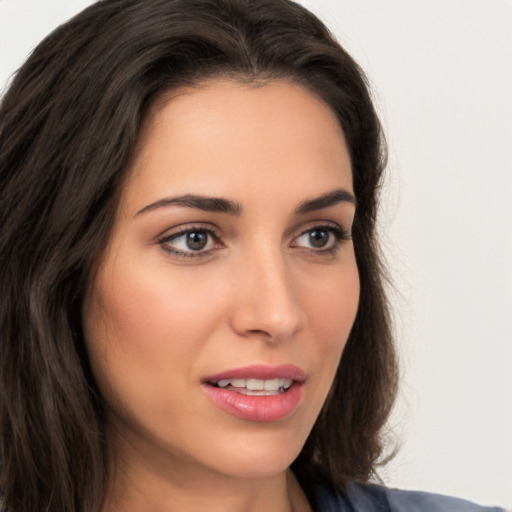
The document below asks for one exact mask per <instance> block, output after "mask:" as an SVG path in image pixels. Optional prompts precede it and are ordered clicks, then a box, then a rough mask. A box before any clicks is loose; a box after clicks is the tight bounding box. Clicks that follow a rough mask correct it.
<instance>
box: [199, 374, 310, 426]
mask: <svg viewBox="0 0 512 512" xmlns="http://www.w3.org/2000/svg"><path fill="white" fill-rule="evenodd" d="M306 378H307V375H306V373H305V372H304V371H303V370H301V369H300V368H298V367H297V366H295V365H280V366H266V365H251V366H246V367H242V368H235V369H231V370H227V371H224V372H221V373H218V374H215V375H211V376H208V377H206V378H205V379H203V382H202V385H203V389H204V390H205V392H206V394H207V395H208V396H209V397H210V398H211V399H212V400H213V402H214V403H215V404H216V405H217V406H219V407H220V408H221V409H222V410H223V411H225V412H227V413H229V414H231V415H233V416H236V417H238V418H241V419H244V420H250V421H263V422H265V421H267V422H268V421H278V420H281V419H284V418H286V417H288V416H290V415H291V414H292V413H293V412H294V411H295V409H296V408H297V406H298V405H299V403H300V400H301V398H302V392H303V388H304V382H305V381H306Z"/></svg>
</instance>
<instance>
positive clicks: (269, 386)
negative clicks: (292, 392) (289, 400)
mask: <svg viewBox="0 0 512 512" xmlns="http://www.w3.org/2000/svg"><path fill="white" fill-rule="evenodd" d="M293 382H294V381H293V379H285V378H277V379H265V380H263V379H222V380H219V381H218V382H208V384H209V385H210V386H213V387H216V388H220V389H225V390H227V391H233V392H235V393H241V394H242V395H248V396H274V395H280V394H281V393H284V392H285V391H287V390H288V389H289V388H290V386H291V385H292V384H293Z"/></svg>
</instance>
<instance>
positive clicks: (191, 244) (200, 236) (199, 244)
mask: <svg viewBox="0 0 512 512" xmlns="http://www.w3.org/2000/svg"><path fill="white" fill-rule="evenodd" d="M206 242H208V235H207V234H206V233H205V232H204V231H194V232H193V233H188V234H187V246H188V248H189V249H192V250H194V251H199V250H200V249H204V247H205V246H206Z"/></svg>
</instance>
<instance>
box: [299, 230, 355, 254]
mask: <svg viewBox="0 0 512 512" xmlns="http://www.w3.org/2000/svg"><path fill="white" fill-rule="evenodd" d="M350 238H351V236H350V234H349V233H348V232H346V231H344V230H343V229H341V228H340V227H338V226H315V227H313V228H311V229H308V230H306V231H304V232H303V233H302V234H301V235H300V236H298V237H297V238H296V239H295V240H294V241H293V243H292V245H293V247H304V248H306V249H311V250H313V251H316V252H323V251H325V252H332V251H335V250H336V249H337V248H338V246H339V244H340V242H341V241H342V240H350Z"/></svg>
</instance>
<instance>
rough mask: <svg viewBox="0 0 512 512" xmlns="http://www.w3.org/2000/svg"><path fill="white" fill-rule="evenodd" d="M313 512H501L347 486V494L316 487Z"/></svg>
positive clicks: (410, 493)
mask: <svg viewBox="0 0 512 512" xmlns="http://www.w3.org/2000/svg"><path fill="white" fill-rule="evenodd" d="M314 494H315V496H314V500H313V501H314V506H315V512H504V510H503V509H501V508H499V507H482V506H480V505H476V504H474V503H471V502H469V501H466V500H462V499H459V498H452V497H449V496H442V495H439V494H432V493H427V492H419V491H401V490H397V489H387V488H385V487H381V486H377V485H359V484H350V485H349V487H348V489H347V491H346V492H344V493H343V492H336V491H334V490H332V489H330V488H329V487H324V486H316V488H315V490H314Z"/></svg>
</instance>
